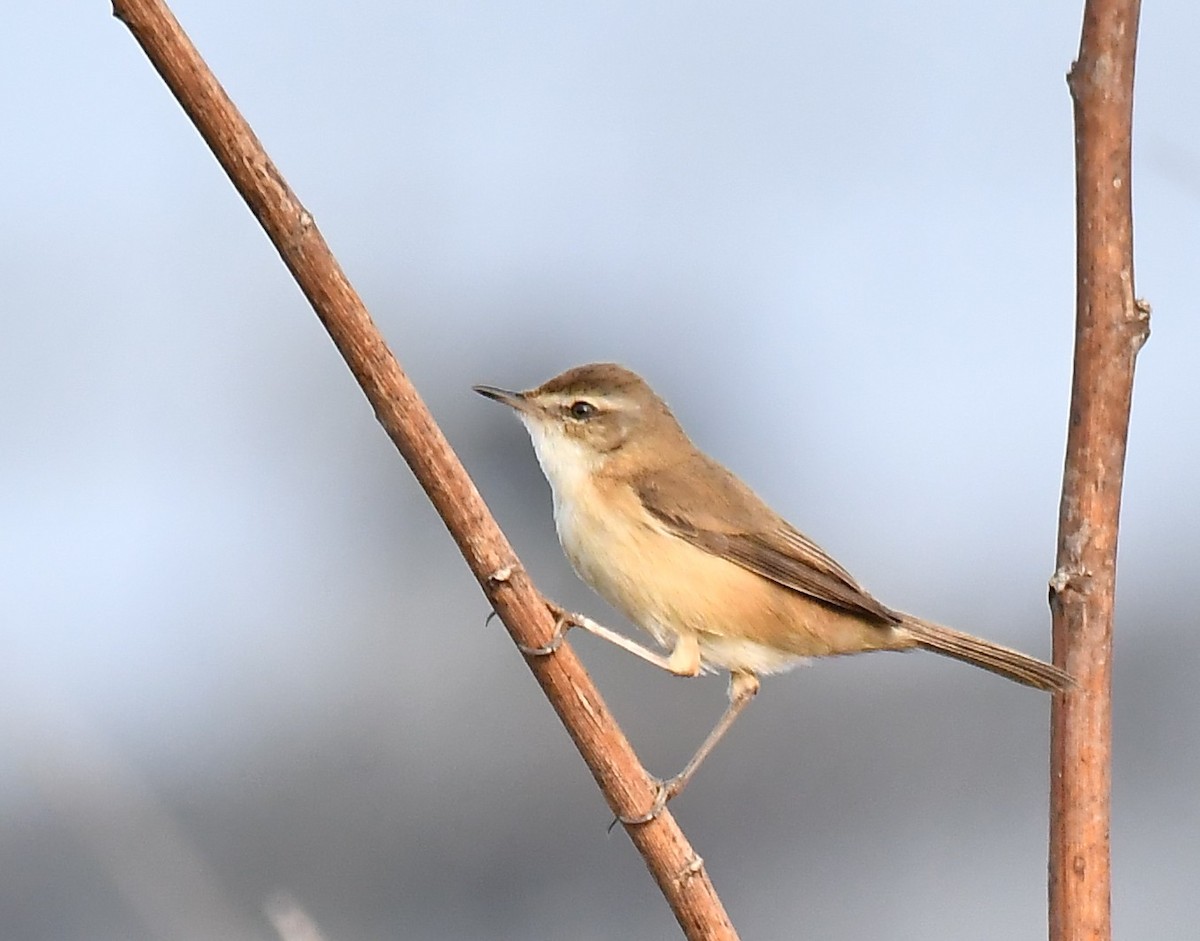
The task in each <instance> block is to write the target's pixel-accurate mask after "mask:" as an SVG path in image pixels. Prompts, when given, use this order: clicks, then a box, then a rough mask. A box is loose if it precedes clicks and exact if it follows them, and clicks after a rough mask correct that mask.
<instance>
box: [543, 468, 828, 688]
mask: <svg viewBox="0 0 1200 941" xmlns="http://www.w3.org/2000/svg"><path fill="white" fill-rule="evenodd" d="M554 519H555V526H556V528H557V530H558V537H559V541H560V542H561V543H562V547H563V550H564V552H565V553H566V555H567V558H568V559H569V560H570V562H571V565H572V566H573V567H574V569H575V571H576V572H577V573H578V574H579V576H580V578H582V579H583V580H584V581H585V582H587V583H588V584H589V585H590V586H591V587H592V588H593V589H595V590H596V592H597V593H598V594H599V595H600V596H601V597H602V598H604V600H606V601H607V602H608V603H609V604H611V605H612V606H613V607H615V608H616V609H617V610H618V611H620V612H621V613H622V614H624V615H625V616H626V617H628V618H629V619H630V620H631V621H633V622H634V623H635V624H637V625H638V626H639V627H641V628H642V629H644V630H646V631H648V632H649V633H650V634H651V635H652V636H653V637H654V639H655V640H657V641H658V642H659V643H660V644H662V645H664V646H667V647H670V646H672V645H673V644H674V642H675V638H676V637H677V636H679V635H680V634H686V635H694V636H696V637H697V638H698V639H699V641H700V652H701V658H702V661H703V662H704V664H705V665H706V666H709V667H722V668H726V669H750V670H754V671H755V672H761V673H771V672H778V671H780V670H783V669H787V668H789V667H791V666H795V665H796V664H797V663H800V662H802V661H803V660H804V659H805V658H804V656H803V655H798V654H797V653H795V652H792V651H786V650H783V649H780V647H778V646H775V645H774V644H771V643H761V642H758V641H756V640H754V639H751V637H750V636H747V634H746V632H747V629H749V630H750V631H751V632H752V633H753V632H754V628H756V627H765V628H767V630H771V628H772V627H775V628H776V629H777V626H778V625H780V619H779V616H778V613H777V612H774V611H772V606H771V605H770V603H769V599H768V598H766V597H764V596H765V595H768V594H769V593H770V590H769V589H768V586H767V585H766V583H765V582H764V581H763V580H762V579H761V578H759V577H758V576H757V575H754V574H753V573H751V572H747V571H745V570H744V569H742V568H740V567H738V566H736V565H734V564H732V563H730V562H728V561H726V560H724V559H720V558H718V557H716V556H712V555H709V554H708V553H706V552H704V551H702V550H700V549H697V548H696V547H694V546H692V545H691V544H689V543H687V542H684V541H683V540H681V539H679V538H678V537H677V536H675V535H673V534H671V533H669V532H667V531H666V530H664V529H663V527H662V525H661V524H660V523H659V522H658V521H657V520H655V519H654V518H653V517H651V516H650V515H649V514H648V513H647V512H646V511H645V510H644V509H643V508H642V506H641V503H640V501H639V500H638V498H637V495H636V494H635V492H634V491H633V490H632V488H630V487H628V486H626V485H622V484H621V483H619V482H609V481H606V480H605V479H604V478H599V479H598V480H596V481H592V482H589V484H588V485H587V488H586V489H584V488H580V489H578V490H576V491H575V492H573V493H571V494H570V495H569V496H567V495H560V494H559V493H558V492H557V491H556V493H555V513H554ZM763 639H764V640H766V639H767V638H765V637H764V638H763Z"/></svg>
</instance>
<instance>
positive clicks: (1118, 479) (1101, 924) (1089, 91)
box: [1049, 0, 1150, 941]
mask: <svg viewBox="0 0 1200 941" xmlns="http://www.w3.org/2000/svg"><path fill="white" fill-rule="evenodd" d="M1138 14H1139V2H1138V0H1087V3H1086V5H1085V9H1084V15H1083V31H1082V37H1081V40H1080V46H1079V58H1078V59H1077V60H1076V62H1075V63H1074V64H1073V65H1072V67H1071V71H1070V73H1069V74H1068V76H1067V83H1068V86H1069V88H1070V92H1071V98H1072V101H1073V103H1074V112H1075V159H1076V163H1075V168H1076V169H1075V174H1076V213H1077V223H1076V224H1077V231H1076V239H1077V245H1076V250H1077V271H1076V277H1077V282H1078V283H1077V296H1076V332H1075V366H1074V376H1073V378H1072V383H1071V405H1070V419H1069V424H1068V430H1067V454H1066V462H1065V469H1064V472H1063V490H1062V502H1061V505H1060V508H1059V530H1058V555H1057V561H1056V565H1055V572H1054V576H1053V577H1052V578H1051V580H1050V608H1051V613H1052V616H1053V623H1054V661H1055V663H1057V664H1058V665H1059V666H1061V667H1064V668H1065V669H1066V670H1067V671H1068V672H1070V673H1071V674H1072V675H1073V676H1074V677H1075V678H1076V679H1077V681H1078V686H1077V687H1075V688H1074V689H1072V690H1070V691H1069V692H1068V693H1066V694H1062V695H1058V696H1056V697H1055V702H1054V705H1053V707H1052V713H1051V741H1050V751H1051V755H1050V757H1051V777H1050V886H1049V889H1050V899H1049V900H1050V931H1049V936H1050V939H1051V941H1085V939H1087V941H1093V939H1095V941H1100V939H1104V941H1107V939H1108V938H1110V937H1111V914H1110V872H1109V862H1110V859H1109V819H1110V810H1111V806H1110V791H1111V783H1112V773H1111V765H1112V628H1113V602H1114V596H1115V588H1116V561H1117V525H1118V519H1119V514H1120V508H1121V485H1122V478H1123V474H1124V466H1125V447H1126V441H1127V438H1128V432H1129V413H1130V406H1131V402H1132V396H1133V372H1134V363H1135V361H1136V359H1137V354H1138V351H1139V350H1140V349H1141V347H1142V345H1143V344H1144V343H1145V342H1146V339H1147V337H1148V336H1149V332H1150V330H1149V328H1150V312H1149V308H1148V307H1146V305H1144V304H1143V303H1141V302H1140V301H1138V300H1137V299H1136V297H1135V295H1134V286H1133V203H1132V199H1131V180H1130V170H1131V164H1132V154H1131V142H1132V135H1133V75H1134V59H1135V53H1136V50H1137V31H1138Z"/></svg>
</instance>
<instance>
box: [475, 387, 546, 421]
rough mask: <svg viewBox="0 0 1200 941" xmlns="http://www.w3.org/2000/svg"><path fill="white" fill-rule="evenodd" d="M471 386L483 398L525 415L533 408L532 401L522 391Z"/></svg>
mask: <svg viewBox="0 0 1200 941" xmlns="http://www.w3.org/2000/svg"><path fill="white" fill-rule="evenodd" d="M471 388H472V389H474V390H475V391H476V392H478V393H479V394H480V395H482V396H483V397H484V398H488V399H492V400H493V401H496V402H499V403H500V404H501V405H507V406H508V407H509V408H511V409H513V410H515V411H518V412H522V413H524V414H526V415H528V414H531V413H532V412H533V410H534V409H533V403H532V402H530V401H529V399H528V397H527V396H526V395H525V393H524V392H509V391H508V390H507V389H497V388H496V387H495V386H471Z"/></svg>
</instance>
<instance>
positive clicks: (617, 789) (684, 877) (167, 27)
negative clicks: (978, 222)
mask: <svg viewBox="0 0 1200 941" xmlns="http://www.w3.org/2000/svg"><path fill="white" fill-rule="evenodd" d="M113 12H114V14H115V15H116V16H117V18H118V19H120V20H121V21H122V22H124V23H125V25H126V26H127V27H129V30H130V32H131V33H132V34H133V36H134V38H135V39H136V40H137V42H138V43H139V44H140V45H141V47H142V49H143V50H144V51H145V53H146V55H147V57H148V58H149V59H150V61H151V62H152V63H153V65H154V67H155V68H156V69H157V70H158V72H159V74H160V75H161V76H162V78H163V80H164V81H165V82H166V84H167V86H168V87H169V88H170V89H171V91H172V93H173V94H174V95H175V97H176V98H177V99H178V100H179V103H180V104H181V105H182V106H183V109H184V111H185V112H187V114H188V117H190V118H191V120H192V121H193V123H194V124H195V125H196V128H197V129H198V130H199V131H200V133H201V135H202V136H203V137H204V140H205V141H207V142H208V145H209V147H211V148H212V151H213V153H214V154H215V155H216V157H217V160H218V161H220V163H221V166H222V167H224V168H225V172H226V173H228V174H229V177H230V179H231V181H232V182H233V184H234V186H235V187H236V188H237V190H238V192H239V193H240V194H241V195H242V198H243V199H245V200H246V203H247V204H248V205H249V206H250V209H251V211H252V212H253V213H254V215H255V217H256V218H257V219H258V221H259V223H260V224H261V225H262V227H263V229H264V230H265V231H266V233H267V235H268V237H269V238H270V239H271V241H272V242H273V243H274V245H275V247H276V248H277V249H278V251H279V254H280V256H281V257H282V258H283V261H284V263H285V264H286V265H287V267H288V269H289V270H290V271H291V272H292V275H293V276H294V277H295V279H296V282H297V283H298V284H299V285H300V288H301V290H302V291H304V294H305V296H306V297H307V298H308V300H309V302H310V303H311V304H312V306H313V309H314V310H315V311H316V313H317V316H318V317H320V319H321V322H322V323H323V324H324V325H325V328H326V330H328V331H329V335H330V337H331V338H332V339H333V342H334V344H335V345H336V346H337V348H338V350H339V351H340V352H341V354H342V356H343V357H344V358H345V360H346V363H347V365H348V366H349V367H350V370H351V372H353V373H354V376H355V378H356V379H357V380H358V382H359V385H361V386H362V389H363V392H364V393H365V394H366V396H367V399H368V400H369V401H370V403H371V405H372V407H373V408H374V409H375V414H376V417H377V418H378V419H379V422H380V424H381V425H383V427H384V429H385V430H386V431H387V433H388V435H389V436H390V437H391V439H392V441H393V442H394V443H395V445H396V447H397V449H398V450H399V451H400V453H401V454H402V455H403V457H404V459H405V460H406V461H407V462H408V465H409V467H411V468H412V471H413V474H414V475H415V476H416V478H417V480H418V481H419V482H420V484H421V486H422V487H423V488H424V489H425V492H426V493H427V494H428V495H429V499H430V500H431V501H432V503H433V505H434V506H435V508H436V509H437V511H438V513H439V514H440V515H441V517H442V519H443V521H444V522H445V524H446V527H447V529H449V530H450V534H451V535H452V536H453V537H454V540H455V542H456V543H457V544H458V547H459V549H460V551H461V552H462V554H463V558H465V559H466V561H467V565H468V566H469V567H470V569H471V571H472V572H473V573H474V575H475V577H476V578H477V579H478V580H479V584H480V585H481V586H482V588H483V591H484V593H485V594H486V595H487V597H488V600H489V601H490V602H491V604H492V606H493V607H494V608H495V610H496V611H497V613H498V614H499V615H500V617H501V619H502V620H503V621H504V624H505V625H506V626H507V628H508V630H509V632H510V633H511V634H512V636H513V639H514V640H515V641H516V642H517V643H518V644H521V645H524V646H527V647H538V646H541V645H544V644H546V643H547V642H548V641H549V640H550V638H551V636H552V632H553V623H552V619H551V617H550V614H549V612H548V611H547V609H546V607H545V605H544V603H543V601H542V597H541V595H540V594H539V593H538V592H537V590H536V589H535V588H534V586H533V583H532V582H531V581H530V579H529V578H528V576H527V575H526V574H525V571H524V569H523V568H522V567H521V565H520V562H519V560H518V559H517V557H516V555H515V554H514V553H513V550H512V547H511V546H510V545H509V544H508V541H507V540H506V539H505V538H504V535H503V534H502V533H501V532H500V529H499V527H498V526H497V525H496V522H495V520H493V519H492V516H491V514H490V513H489V512H488V510H487V507H486V506H485V505H484V503H483V500H482V499H481V498H480V496H479V493H478V491H477V490H476V489H475V486H474V484H473V483H472V482H471V479H470V478H469V477H468V476H467V473H466V471H465V470H464V469H463V467H462V464H461V463H460V462H459V460H458V458H457V457H456V456H455V454H454V452H453V451H452V450H451V449H450V445H449V444H448V443H447V441H446V439H445V437H444V436H443V435H442V433H441V430H440V429H439V428H438V427H437V425H436V424H435V422H434V420H433V416H432V415H430V413H429V410H428V409H427V408H426V407H425V404H424V402H422V401H421V398H420V396H418V394H417V391H416V389H415V388H414V387H413V385H412V383H410V382H409V380H408V377H407V376H405V375H404V373H403V371H401V369H400V366H399V364H398V363H397V362H396V360H395V358H394V357H393V356H392V354H391V351H389V350H388V348H387V345H386V344H385V343H384V340H383V338H382V336H380V334H379V331H378V329H377V328H376V327H375V325H374V323H373V322H372V321H371V318H370V315H369V314H368V313H367V311H366V308H365V307H364V306H363V303H362V300H361V299H360V298H359V297H358V294H357V293H356V292H355V291H354V288H353V287H352V286H351V285H350V283H349V281H347V279H346V276H345V274H344V273H343V272H342V270H341V267H340V266H339V265H338V263H337V261H336V260H335V259H334V257H333V255H332V254H331V253H330V251H329V248H328V246H327V245H326V244H325V240H324V239H323V238H322V237H321V234H320V232H319V231H318V230H317V227H316V224H315V223H314V221H313V218H312V216H311V215H310V214H309V213H308V211H307V210H306V209H305V208H304V207H303V206H302V205H301V204H300V201H299V200H298V199H297V198H296V196H295V194H293V193H292V191H291V189H290V188H289V187H288V185H287V183H286V182H285V181H284V179H283V177H282V176H281V175H280V173H279V171H278V170H277V169H276V167H275V165H274V164H273V163H272V162H271V160H270V158H269V157H268V156H267V155H266V153H265V152H264V150H263V148H262V145H261V144H260V143H259V142H258V139H257V138H256V137H255V136H254V133H253V131H251V129H250V126H249V125H248V124H247V123H246V121H245V119H244V118H242V116H241V114H239V113H238V111H237V109H236V108H235V107H234V105H233V103H232V102H231V101H230V100H229V97H228V96H227V95H226V94H225V91H224V89H222V88H221V86H220V84H219V83H218V82H217V80H216V78H215V77H214V76H213V74H212V72H211V71H210V70H209V68H208V66H207V65H206V64H205V63H204V61H203V60H202V59H201V58H200V55H199V53H197V52H196V49H195V47H194V46H193V45H192V44H191V41H190V40H189V39H188V38H187V36H186V35H185V34H184V32H183V30H182V29H181V28H180V26H179V24H178V23H177V22H176V21H175V18H174V17H173V16H172V15H171V12H170V10H168V9H167V7H166V5H165V4H163V3H162V2H159V0H114V2H113ZM529 666H530V669H531V670H532V671H533V674H534V676H535V678H536V679H537V681H538V683H540V684H541V687H542V689H543V691H544V692H545V694H546V697H547V698H548V699H549V700H550V703H551V704H552V705H553V707H554V709H555V711H556V712H557V713H558V715H559V718H560V719H561V720H562V722H563V725H564V726H565V727H566V729H567V732H568V733H569V734H570V736H571V738H572V740H573V741H574V742H575V745H576V747H577V748H578V749H579V752H580V754H581V755H582V756H583V759H584V761H585V762H586V763H587V766H588V768H589V769H590V770H591V772H592V775H593V776H594V777H595V779H596V782H597V783H598V784H599V785H600V789H601V790H602V791H603V792H604V796H605V799H606V800H607V801H608V804H609V807H611V808H612V811H613V813H614V814H617V815H619V816H636V815H637V814H640V813H642V812H644V811H645V809H646V808H647V807H649V806H650V805H651V803H652V802H653V800H654V797H655V791H654V789H653V786H652V781H651V779H650V776H649V775H648V774H647V773H646V771H645V769H643V768H642V766H641V763H640V762H639V761H638V759H637V756H636V755H635V754H634V753H633V750H632V749H631V748H630V746H629V743H628V741H626V739H625V736H624V735H623V734H622V732H621V730H620V729H619V728H618V727H617V725H616V723H615V722H614V721H613V719H612V716H611V715H610V714H609V712H608V709H607V707H606V706H605V704H604V702H603V700H602V699H601V698H600V694H599V692H597V690H596V688H595V687H594V686H593V684H592V682H591V679H590V678H589V677H588V675H587V673H586V672H585V671H584V669H583V667H582V666H581V665H580V663H579V661H578V659H576V657H575V655H574V653H573V652H572V651H571V649H570V647H569V646H568V645H566V644H564V645H563V646H562V647H560V648H559V650H558V651H557V652H556V653H555V654H554V655H552V656H544V657H532V658H530V659H529ZM627 829H628V832H629V836H630V839H631V840H632V841H633V843H634V845H635V846H636V847H637V849H638V850H639V851H640V852H641V854H642V856H643V858H644V859H645V862H646V866H647V868H649V870H650V872H651V874H652V875H653V877H654V879H655V881H656V882H657V883H658V886H659V889H660V890H661V891H662V893H663V895H664V896H665V897H666V899H667V902H668V903H669V904H670V906H671V909H672V911H673V912H674V914H675V917H676V918H677V919H678V921H679V924H680V926H681V927H682V928H683V930H684V933H685V934H686V936H687V937H688V938H691V939H700V938H706V939H733V938H736V937H737V935H736V933H735V931H734V929H733V926H732V925H731V924H730V922H729V918H728V916H727V915H726V913H725V910H724V908H723V907H722V905H721V902H720V899H718V898H717V894H716V891H715V890H714V888H713V885H712V883H711V882H710V881H709V878H708V875H707V873H706V872H705V871H704V866H703V862H702V860H701V859H700V857H699V856H697V855H696V852H695V851H694V850H693V849H692V848H691V846H690V845H689V844H688V842H687V840H686V838H685V837H684V835H683V833H682V831H681V830H680V829H679V826H678V824H676V823H675V820H674V818H673V817H672V816H671V814H670V813H663V814H662V815H661V816H659V817H657V818H656V819H654V820H652V821H650V822H649V823H646V824H643V825H637V826H630V827H628V828H627Z"/></svg>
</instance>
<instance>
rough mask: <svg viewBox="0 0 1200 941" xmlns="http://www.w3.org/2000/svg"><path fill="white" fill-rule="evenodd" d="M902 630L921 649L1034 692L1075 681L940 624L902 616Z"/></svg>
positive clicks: (1054, 689)
mask: <svg viewBox="0 0 1200 941" xmlns="http://www.w3.org/2000/svg"><path fill="white" fill-rule="evenodd" d="M903 630H906V631H907V632H908V633H909V634H910V635H912V637H913V639H914V640H915V641H916V642H917V646H918V647H921V648H923V649H924V650H932V651H933V652H934V653H940V654H942V655H943V656H945V657H953V658H954V659H955V660H962V661H963V662H964V663H970V664H973V665H974V666H977V667H982V668H983V669H985V670H991V671H992V672H993V673H998V674H1000V675H1001V676H1004V677H1007V678H1008V679H1010V680H1014V681H1015V682H1017V683H1024V684H1025V685H1026V686H1032V687H1034V688H1035V689H1044V690H1047V691H1048V692H1052V693H1056V692H1061V691H1062V690H1065V689H1067V688H1068V687H1070V686H1074V685H1075V680H1074V679H1073V678H1072V677H1071V675H1070V674H1069V673H1067V672H1066V671H1065V670H1060V669H1059V668H1058V667H1056V666H1053V665H1051V664H1049V663H1043V662H1042V661H1041V660H1037V659H1035V658H1033V657H1030V656H1027V655H1026V654H1023V653H1021V652H1020V651H1019V650H1013V649H1011V648H1010V647H1002V646H1000V645H999V644H993V643H992V642H991V641H989V640H984V639H983V638H981V637H974V636H972V635H971V634H964V633H963V632H962V631H956V630H953V629H952V628H949V627H943V626H942V625H941V624H934V623H932V622H931V621H923V620H921V619H920V618H915V617H912V616H911V615H904V622H903Z"/></svg>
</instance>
